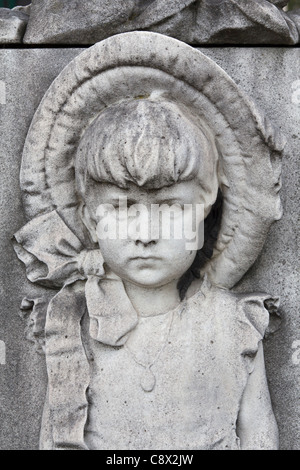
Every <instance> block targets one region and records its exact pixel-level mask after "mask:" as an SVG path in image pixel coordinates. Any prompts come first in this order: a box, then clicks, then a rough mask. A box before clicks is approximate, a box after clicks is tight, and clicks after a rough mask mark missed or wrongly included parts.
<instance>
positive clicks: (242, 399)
mask: <svg viewBox="0 0 300 470" xmlns="http://www.w3.org/2000/svg"><path fill="white" fill-rule="evenodd" d="M137 40H138V42H139V45H140V46H139V47H140V49H139V51H137V49H136V44H137ZM150 46H151V47H150ZM155 51H156V52H155ZM102 52H103V55H102V56H100V58H99V56H98V55H97V54H99V53H101V54H102ZM139 54H140V55H139ZM174 58H176V63H175V62H174ZM122 60H123V61H124V64H125V65H126V66H125V67H122ZM156 61H157V63H156ZM168 61H169V62H170V64H169V63H168ZM187 63H188V64H192V65H191V66H192V69H193V71H194V69H195V71H196V73H195V82H194V84H193V81H192V80H193V75H192V73H193V72H191V71H190V70H189V69H188V71H187V69H186V67H187V66H186V64H187ZM114 64H117V68H116V69H114V67H113V66H114ZM129 64H131V65H132V67H129ZM141 64H144V67H141V66H140V65H141ZM147 64H148V68H147V67H146V65H147ZM149 64H151V67H150V65H149ZM171 64H172V67H173V68H172V73H173V75H172V76H169V75H168V74H167V72H166V71H168V70H170V65H171ZM136 65H138V67H137V66H136ZM163 67H165V68H166V71H164V69H163ZM198 72H199V73H198ZM126 74H127V75H126ZM176 74H177V75H178V77H177V76H176ZM184 74H186V77H185V80H186V83H184V84H183V81H182V80H183V78H184ZM66 77H67V78H66ZM202 79H203V81H204V83H205V85H204V86H202V84H201V80H202ZM101 80H102V81H101ZM214 80H216V83H217V87H218V88H217V87H216V86H214V84H213V82H212V81H214ZM60 84H62V86H61V85H60ZM191 84H193V87H191V86H190V85H191ZM64 87H65V89H64ZM197 87H198V90H199V92H198V91H197ZM203 90H204V91H203ZM204 92H205V93H204ZM220 92H221V93H220ZM118 93H119V99H118ZM209 93H211V95H210V99H208V97H209ZM100 96H101V98H100ZM110 96H111V98H109V97H110ZM233 97H234V99H233ZM227 99H228V103H229V105H228V103H227V101H226V100H227ZM110 100H111V102H110V103H109V101H110ZM103 103H107V105H105V106H104V105H103ZM187 103H189V105H188V104H187ZM214 103H216V104H215V105H214V106H215V107H214V106H213V104H214ZM100 105H101V107H102V108H101V111H100V110H99V109H100ZM52 106H53V107H54V108H53V109H55V112H52V111H51V107H52ZM193 106H194V107H193ZM235 106H236V108H235ZM237 106H238V107H237ZM196 108H197V110H196ZM47 115H49V116H50V117H51V119H52V120H53V121H51V119H49V132H50V134H47V132H48V131H47V129H46V127H47V125H48V121H47V120H45V116H47ZM237 115H238V116H240V118H238V119H237ZM92 116H94V117H93V118H91V117H92ZM224 116H225V117H226V119H227V123H228V124H227V125H224V122H225V121H224ZM241 116H242V117H241ZM50 122H51V126H50ZM76 126H77V127H76ZM213 126H215V129H214V130H213ZM264 126H265V127H264ZM40 128H42V132H41V131H40ZM76 128H77V129H82V130H83V131H82V132H78V131H77V132H76V131H74V129H76ZM48 135H49V137H48ZM237 142H241V144H240V145H241V146H242V148H241V151H240V150H239V148H238V146H237ZM266 142H268V145H267V144H266ZM271 146H272V151H274V152H277V154H278V155H279V153H278V152H280V149H281V148H282V147H281V141H280V139H279V137H278V136H277V134H276V133H275V131H274V130H273V129H272V127H271V126H270V125H269V124H268V121H267V120H266V119H265V120H264V121H262V120H261V118H260V116H259V115H258V113H257V112H256V110H255V108H254V106H253V105H252V104H251V105H249V101H247V100H246V99H245V98H244V97H243V95H242V94H241V92H240V91H239V90H238V89H237V87H236V85H234V84H233V82H232V81H231V79H229V77H228V76H226V75H225V74H224V72H222V70H221V69H220V68H218V67H217V66H216V64H214V63H213V62H212V61H210V60H209V59H208V58H206V57H205V56H204V55H202V54H200V53H199V52H198V51H195V50H193V49H192V48H189V47H188V46H186V45H184V44H180V43H179V42H178V41H175V40H173V39H170V38H165V37H163V36H160V35H156V34H151V33H129V34H128V35H123V36H122V37H121V36H119V37H115V38H111V39H109V40H108V41H107V42H106V43H105V42H104V43H100V44H99V45H96V46H95V47H94V48H91V49H90V50H88V51H86V52H85V53H84V54H83V55H82V56H80V57H79V58H78V59H76V60H75V61H74V62H73V63H71V64H70V66H69V67H68V68H67V69H66V70H65V71H64V72H63V73H62V75H61V76H60V77H59V78H58V79H57V80H56V82H55V83H54V84H53V86H52V87H51V89H50V90H49V92H48V94H47V95H46V97H45V98H44V100H43V102H42V104H41V107H40V109H39V110H38V111H37V113H36V116H35V118H34V121H33V124H32V126H31V129H30V132H29V137H28V139H27V143H26V145H25V150H24V154H23V163H22V170H21V175H22V189H23V191H24V193H25V198H24V203H25V207H26V208H27V214H28V215H29V216H30V218H31V220H30V221H29V222H28V224H27V225H26V226H25V227H23V228H22V229H21V230H20V231H19V232H18V233H17V234H16V235H15V239H16V243H15V249H16V252H17V254H18V256H19V258H20V259H21V260H22V261H24V263H25V264H26V267H27V276H28V278H29V279H30V280H31V281H32V282H38V283H40V284H43V285H46V286H50V287H51V288H57V287H59V288H61V290H60V291H59V292H58V293H55V295H54V296H53V298H52V300H51V301H50V303H49V305H48V306H46V309H44V313H43V312H42V310H43V308H42V307H43V305H42V304H38V303H35V306H34V307H35V308H36V311H37V310H38V308H39V310H40V312H37V313H36V314H35V313H34V312H35V309H34V310H33V313H32V315H31V321H32V323H33V324H34V328H35V330H34V336H35V337H37V338H40V339H41V342H42V340H43V338H44V339H45V346H44V347H43V349H44V351H45V354H46V364H47V373H48V394H47V399H46V403H45V407H44V415H43V422H42V433H41V438H40V446H41V448H42V449H116V450H117V449H190V450H195V449H276V448H277V447H278V432H277V425H276V422H275V418H274V415H273V411H272V407H271V402H270V396H269V391H268V385H267V381H266V375H265V368H264V358H263V348H262V339H263V337H264V334H265V330H266V328H267V326H268V322H269V314H268V310H267V309H270V308H274V307H276V301H275V302H274V301H273V300H272V299H271V298H270V296H268V295H265V294H251V295H247V294H238V293H234V292H233V291H231V290H230V287H232V286H233V285H235V283H236V282H237V280H239V279H240V278H241V277H242V275H243V273H244V272H245V270H246V269H247V268H248V267H249V266H250V265H251V264H252V263H253V262H254V260H255V258H256V256H257V254H258V252H259V250H260V248H261V246H262V243H263V241H264V238H265V234H266V232H267V228H268V226H269V225H270V223H271V222H272V221H273V220H274V218H278V217H280V213H281V211H280V202H279V198H278V194H277V193H278V177H279V173H278V172H277V170H276V168H277V167H276V159H275V157H274V156H273V160H272V166H271V163H270V152H271V151H270V147H271ZM251 152H252V153H251ZM274 154H275V153H274ZM249 162H251V165H250V166H249ZM258 165H259V166H258ZM257 169H259V171H258V170H257ZM265 175H269V176H268V177H265ZM260 178H262V179H263V181H264V182H265V181H266V184H264V185H262V184H261V181H260ZM261 194H264V204H261ZM257 201H259V203H258V202H257ZM136 204H139V205H141V204H142V207H143V208H146V209H147V210H146V212H145V211H144V212H143V210H140V212H134V211H133V208H135V207H136ZM153 206H154V207H159V208H161V209H162V208H164V210H165V211H166V212H168V210H169V209H170V208H172V207H176V208H177V215H176V214H175V215H174V214H173V218H172V223H173V231H172V230H171V231H170V236H169V237H164V236H163V232H162V230H163V224H162V223H160V222H159V220H160V219H156V222H155V224H156V225H157V226H156V229H158V230H156V232H155V233H156V235H155V234H153V233H152V232H151V231H145V230H141V229H142V228H145V226H148V227H149V226H151V225H152V223H153V217H154V216H153V213H152V211H151V210H152V208H153ZM103 207H104V208H105V211H104V213H105V218H106V221H107V222H109V224H110V225H111V226H112V227H120V226H121V225H122V224H123V223H124V222H126V226H128V227H127V228H128V230H126V236H125V237H124V236H120V233H118V236H116V237H109V236H104V232H105V231H104V232H103V230H102V229H103V224H102V222H103V214H104V213H103V210H102V209H103ZM197 207H203V213H202V215H201V217H200V219H199V218H198V221H197V220H196V222H197V224H201V223H202V222H203V219H205V221H204V245H203V247H202V248H200V249H198V248H199V247H198V246H193V247H191V246H190V242H191V240H190V237H189V236H188V235H187V233H186V232H185V231H184V230H183V232H181V235H182V236H180V237H178V236H176V233H177V234H178V232H176V230H175V228H176V227H177V226H176V224H177V223H179V222H178V221H180V220H183V219H180V217H177V216H179V215H180V214H181V215H183V216H185V215H186V211H187V209H189V210H190V212H189V214H190V216H191V218H192V220H193V218H194V217H195V213H197ZM121 208H123V209H124V208H125V209H126V211H125V212H122V211H121ZM169 214H170V212H169ZM200 214H201V213H200ZM237 217H238V218H237ZM157 220H158V222H157ZM245 221H248V222H247V223H246V222H245ZM242 222H244V223H243V224H242ZM155 224H154V225H155ZM197 224H196V228H197ZM134 226H135V227H136V228H137V227H139V230H132V227H134ZM177 228H178V227H177ZM175 232H176V233H175ZM195 233H196V232H195ZM123 235H124V233H123ZM216 240H217V241H216ZM216 261H218V262H216ZM25 307H26V306H25Z"/></svg>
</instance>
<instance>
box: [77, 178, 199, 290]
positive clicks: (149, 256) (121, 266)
mask: <svg viewBox="0 0 300 470" xmlns="http://www.w3.org/2000/svg"><path fill="white" fill-rule="evenodd" d="M107 204H109V206H106V205H107ZM137 204H142V205H143V206H142V209H141V211H139V212H137V211H136V209H137V206H136V205H137ZM162 204H165V206H164V210H163V212H162V213H163V214H164V216H166V218H165V219H162V218H160V219H157V212H155V207H156V208H157V207H158V205H159V206H160V207H161V206H162ZM174 204H176V209H177V212H176V214H177V215H175V217H173V218H172V216H171V227H168V226H166V225H165V224H166V223H167V224H168V220H170V217H168V214H169V212H168V209H169V207H171V206H172V205H174ZM185 204H186V205H190V206H188V207H189V209H187V213H186V214H187V215H186V216H187V219H183V209H184V210H186V208H184V205H185ZM197 204H200V206H198V208H199V207H200V208H201V209H202V208H203V197H202V190H201V188H200V187H199V183H197V182H196V181H195V180H192V181H186V182H181V183H176V184H174V185H172V186H169V187H165V188H162V189H159V190H149V189H144V188H140V187H138V186H136V185H135V184H132V183H131V184H130V185H129V188H128V189H121V188H119V187H117V186H115V185H113V184H109V183H97V182H92V186H91V187H90V188H89V191H88V194H87V196H86V205H87V208H88V212H89V214H90V217H91V219H92V221H93V222H94V225H95V226H96V225H97V230H96V234H97V239H98V243H99V248H100V250H101V252H102V256H103V258H104V260H105V262H106V264H107V265H108V266H109V268H110V269H111V270H112V271H113V272H114V273H115V274H117V275H118V276H119V277H120V278H121V279H123V280H124V281H129V282H132V283H134V284H137V285H140V286H145V287H159V286H163V285H165V284H168V283H169V282H171V281H174V280H178V279H180V277H181V276H182V275H183V274H184V273H185V272H186V271H187V270H188V269H189V267H190V266H191V264H192V263H193V261H194V259H195V255H196V252H197V249H198V248H199V247H196V246H195V243H194V244H191V243H189V242H190V234H189V235H188V238H187V236H186V230H185V229H184V230H182V227H183V225H182V222H183V220H185V222H184V227H185V228H188V227H190V228H191V225H190V222H191V220H192V219H193V220H195V207H196V205H197ZM153 205H156V206H153ZM99 207H100V210H99ZM120 207H121V208H126V210H125V212H124V213H123V214H121V213H120V212H119V209H120ZM173 207H174V206H173ZM103 208H104V209H103ZM139 208H141V206H140V207H139ZM126 211H127V213H126ZM154 214H156V215H154ZM160 217H162V216H160ZM200 218H201V220H200V219H199V213H198V219H197V223H199V222H202V221H203V219H204V214H203V212H202V211H201V212H200ZM172 221H173V222H172ZM119 222H123V223H124V222H125V227H127V228H126V237H123V238H125V239H121V238H120V236H119V232H118V233H117V232H115V233H116V234H117V236H116V237H113V238H115V239H109V238H106V237H105V233H106V234H107V231H105V230H107V227H108V225H109V224H110V225H109V226H110V228H111V227H113V228H115V227H116V226H118V228H119V225H118V223H119ZM176 224H177V226H176ZM162 226H164V227H165V229H166V230H165V229H164V230H165V232H164V233H162ZM123 227H124V225H123ZM142 227H143V228H144V229H145V228H146V232H145V230H144V231H143V230H141V228H142ZM151 228H152V232H151ZM194 231H195V226H194ZM103 234H104V235H103ZM176 234H177V235H176ZM178 234H181V236H180V235H179V236H178ZM93 235H94V239H95V232H94V233H93ZM169 235H170V236H169ZM105 238H106V239H105Z"/></svg>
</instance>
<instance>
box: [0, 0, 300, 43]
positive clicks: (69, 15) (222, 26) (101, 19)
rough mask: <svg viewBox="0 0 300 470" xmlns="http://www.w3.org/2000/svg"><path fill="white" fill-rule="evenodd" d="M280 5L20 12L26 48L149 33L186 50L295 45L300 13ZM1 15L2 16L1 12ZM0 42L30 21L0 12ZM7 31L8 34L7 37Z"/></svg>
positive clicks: (54, 0)
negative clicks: (209, 46)
mask: <svg viewBox="0 0 300 470" xmlns="http://www.w3.org/2000/svg"><path fill="white" fill-rule="evenodd" d="M287 3H288V2H287V1H284V0H283V1H281V0H272V1H269V0H250V1H249V0H247V1H246V0H169V1H168V2H166V1H164V0H127V1H123V0H117V1H116V0H114V1H113V2H111V1H110V0H89V1H88V2H77V0H68V1H67V2H66V1H64V0H51V1H49V0H33V1H32V4H31V5H30V6H29V7H25V8H24V7H21V9H22V11H23V12H24V13H25V14H26V15H28V14H29V13H30V11H31V14H30V20H29V24H28V28H27V31H26V34H25V37H24V42H25V43H26V44H94V43H95V42H98V41H100V40H102V39H105V38H107V37H109V36H111V35H114V34H118V33H123V32H127V31H134V30H149V31H156V32H158V33H162V34H166V35H168V36H172V37H175V38H177V39H180V40H182V41H185V42H187V43H189V44H193V45H199V44H226V43H228V44H279V45H280V44H297V43H299V28H300V19H299V10H295V11H291V12H284V11H283V10H282V7H283V6H285V5H286V4H287ZM18 8H19V7H18ZM1 10H3V11H1ZM0 12H1V13H0V17H1V16H2V17H3V18H4V20H5V24H4V23H3V22H2V26H1V23H0V31H1V30H2V31H1V34H0V42H12V40H11V34H12V32H13V31H14V28H15V25H16V22H17V19H19V20H20V19H21V20H22V27H21V33H20V32H19V33H18V35H14V39H13V42H22V38H23V34H24V30H25V27H26V23H27V19H28V18H25V19H24V18H20V14H21V12H20V11H19V12H16V11H15V13H13V14H10V15H9V18H8V10H7V9H0ZM8 29H9V30H10V32H8Z"/></svg>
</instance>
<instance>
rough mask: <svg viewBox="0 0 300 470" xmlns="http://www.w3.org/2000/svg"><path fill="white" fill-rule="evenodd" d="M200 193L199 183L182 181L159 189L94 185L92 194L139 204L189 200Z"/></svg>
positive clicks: (104, 198) (134, 185)
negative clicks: (124, 199)
mask: <svg viewBox="0 0 300 470" xmlns="http://www.w3.org/2000/svg"><path fill="white" fill-rule="evenodd" d="M198 191H200V186H199V183H198V182H197V181H196V180H195V179H192V180H189V181H182V182H179V183H174V184H172V185H170V186H164V187H162V188H159V189H151V188H150V189H149V188H145V187H140V186H137V185H136V184H134V183H131V182H129V183H128V185H127V188H120V187H119V186H117V185H114V184H111V183H96V184H95V185H94V191H92V193H94V194H95V196H96V195H97V196H98V197H100V198H101V199H102V200H108V199H118V198H128V199H134V200H135V201H137V202H139V201H140V200H141V199H147V200H151V201H154V202H155V201H156V200H157V201H158V200H164V199H165V200H172V199H174V200H176V199H179V198H180V199H182V200H184V199H186V198H190V196H191V195H193V194H194V193H195V192H198Z"/></svg>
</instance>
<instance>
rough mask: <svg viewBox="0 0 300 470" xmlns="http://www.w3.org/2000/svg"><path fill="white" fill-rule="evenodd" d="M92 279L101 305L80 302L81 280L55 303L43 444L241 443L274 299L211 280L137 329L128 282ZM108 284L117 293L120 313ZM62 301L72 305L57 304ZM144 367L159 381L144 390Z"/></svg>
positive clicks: (147, 446) (234, 446)
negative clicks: (246, 400)
mask: <svg viewBox="0 0 300 470" xmlns="http://www.w3.org/2000/svg"><path fill="white" fill-rule="evenodd" d="M96 282H97V283H98V286H99V289H98V292H97V293H94V296H95V298H94V301H96V298H97V301H98V302H99V303H98V312H95V310H93V309H92V312H88V311H87V309H86V308H84V305H85V294H84V284H83V283H82V282H79V283H77V284H75V285H73V286H69V287H68V288H66V289H65V290H64V292H63V294H60V295H58V297H57V298H56V300H54V301H53V302H52V305H51V306H50V317H49V318H50V319H48V321H47V323H48V324H47V333H46V336H47V340H46V344H47V346H46V357H47V367H48V374H49V397H50V409H49V402H48V403H47V404H46V411H45V415H44V420H43V427H44V429H43V433H42V437H41V448H43V449H59V448H65V449H66V448H67V449H72V448H82V449H84V448H87V449H105V450H107V449H115V450H119V449H123V450H124V449H137V450H140V449H152V450H155V449H162V448H163V449H190V450H196V449H200V450H202V449H203V450H204V449H205V450H206V449H231V450H234V449H235V450H237V449H239V438H238V437H237V434H236V423H237V419H238V415H239V408H240V403H241V400H242V397H243V392H244V390H245V387H246V384H247V379H248V377H249V374H251V372H252V368H253V367H252V366H253V359H254V357H255V355H256V352H257V350H258V345H259V342H260V341H261V340H262V338H263V336H264V332H265V329H266V327H267V325H268V319H269V315H268V312H267V310H266V308H265V302H266V301H267V300H268V299H270V298H269V297H268V296H266V295H259V294H257V295H243V294H233V293H232V292H230V291H226V290H221V289H218V288H215V287H212V286H209V284H208V283H207V282H205V283H204V284H203V286H202V289H201V291H199V292H197V293H196V294H195V295H193V296H192V297H191V298H189V299H188V300H186V301H184V302H182V303H181V304H180V305H179V306H178V307H177V308H176V309H175V310H173V311H171V312H168V313H166V314H163V315H158V316H154V317H148V318H141V319H140V320H138V322H137V323H136V326H135V327H134V328H133V329H131V328H132V327H133V325H134V323H132V324H131V325H130V321H129V322H128V316H129V315H130V314H131V313H132V319H133V318H134V317H135V316H136V314H135V312H134V309H133V307H132V309H133V310H132V312H129V311H128V310H127V309H126V307H127V306H128V298H127V299H126V297H127V296H126V293H125V290H124V287H123V283H122V282H121V281H120V280H119V281H118V280H110V281H100V280H99V279H98V280H97V281H96ZM102 283H103V284H104V287H101V284H102ZM110 289H112V292H111V294H113V295H116V293H117V292H118V297H117V302H115V305H113V309H114V310H115V312H113V309H112V305H111V295H110V293H109V290H110ZM61 295H62V296H63V297H65V299H64V298H59V297H60V296H61ZM122 296H124V297H123V298H124V302H123V301H122V300H121V299H122ZM107 299H109V302H110V304H109V305H108V306H107ZM58 301H59V304H60V305H64V303H65V305H66V309H62V308H60V310H59V309H58V304H57V302H58ZM88 303H89V302H88ZM124 303H125V314H124V326H125V328H124V331H123V332H122V333H124V335H123V336H121V338H117V336H118V335H117V336H116V335H115V332H114V331H112V330H111V327H112V326H113V323H114V322H115V319H116V318H118V319H117V321H116V322H117V323H119V324H118V325H117V326H116V329H117V330H118V332H119V334H120V332H121V330H120V329H119V328H121V323H122V305H123V304H124ZM108 311H110V314H109V315H108ZM103 312H104V316H103ZM105 314H107V316H105ZM114 314H115V317H113V316H112V315H114ZM89 315H90V318H88V316H89ZM64 316H67V317H68V319H66V318H64ZM126 317H127V319H126ZM82 320H83V321H82ZM129 325H130V326H129ZM128 327H129V329H131V332H129V333H128ZM131 337H133V341H131V339H132V338H131ZM62 340H63V344H64V347H63V349H62V347H61V346H62ZM68 342H69V343H68ZM113 342H115V345H114V346H113V345H111V344H108V343H113ZM121 343H122V344H121ZM127 343H129V344H130V347H128V346H127ZM150 364H151V366H150V367H147V366H149V365H150ZM147 373H148V375H150V380H151V375H152V378H153V377H154V379H155V384H154V387H153V388H152V390H151V387H152V385H153V384H152V385H150V387H149V388H148V390H147V389H146V388H147ZM145 376H146V377H145ZM144 379H145V380H146V385H145V382H143V380H144ZM48 400H49V398H48ZM70 423H71V426H70Z"/></svg>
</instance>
